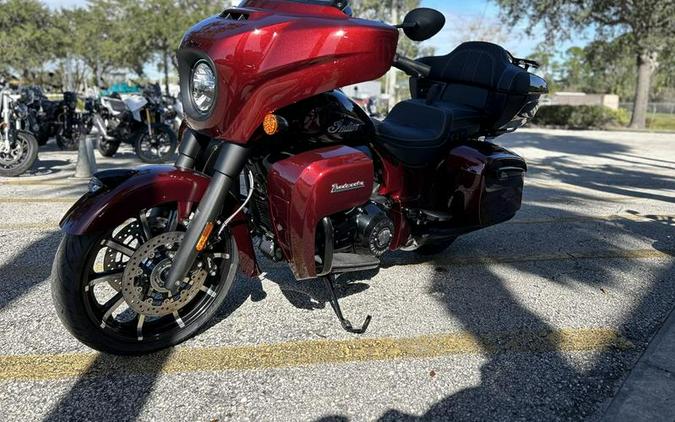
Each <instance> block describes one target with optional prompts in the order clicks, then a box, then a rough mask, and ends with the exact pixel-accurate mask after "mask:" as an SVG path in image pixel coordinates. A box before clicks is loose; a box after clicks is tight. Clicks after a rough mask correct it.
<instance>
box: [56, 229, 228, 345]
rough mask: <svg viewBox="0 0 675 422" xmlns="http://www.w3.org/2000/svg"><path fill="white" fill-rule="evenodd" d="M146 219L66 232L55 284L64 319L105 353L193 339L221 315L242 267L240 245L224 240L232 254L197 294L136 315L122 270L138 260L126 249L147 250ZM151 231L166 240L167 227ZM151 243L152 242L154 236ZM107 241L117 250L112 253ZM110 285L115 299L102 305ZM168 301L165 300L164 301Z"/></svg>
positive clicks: (72, 329) (76, 333)
mask: <svg viewBox="0 0 675 422" xmlns="http://www.w3.org/2000/svg"><path fill="white" fill-rule="evenodd" d="M141 220H143V218H141V219H139V220H137V221H135V222H133V221H132V222H126V225H122V226H120V227H121V228H120V227H118V228H117V229H116V230H114V231H109V232H107V233H98V234H92V235H82V236H75V235H66V236H65V237H64V238H63V240H62V241H61V244H60V246H59V249H58V252H57V255H56V260H55V262H54V268H53V272H52V280H51V287H52V297H53V301H54V305H55V308H56V310H57V313H58V315H59V318H60V319H61V321H62V322H63V324H64V325H65V326H66V328H67V329H68V330H69V331H70V332H71V333H72V334H73V335H74V336H75V337H76V338H77V339H78V340H80V341H81V342H82V343H84V344H86V345H87V346H89V347H92V348H94V349H96V350H98V351H101V352H105V353H112V354H116V355H142V354H147V353H151V352H155V351H158V350H161V349H165V348H167V347H171V346H174V345H176V344H179V343H181V342H183V341H185V340H187V339H189V338H190V337H192V336H194V335H195V334H197V333H198V332H199V331H200V330H201V329H202V328H203V327H204V326H205V325H206V324H207V323H208V322H209V321H210V320H211V319H212V318H213V316H214V315H215V314H216V312H217V311H218V308H220V306H221V305H222V303H223V301H224V300H225V298H226V296H227V294H228V292H229V290H230V287H231V286H232V282H233V280H234V277H235V274H236V271H237V265H238V254H237V248H236V245H235V243H234V240H233V239H232V238H231V237H226V240H224V241H222V244H223V246H224V247H225V248H226V249H227V254H223V255H224V256H225V255H227V258H222V262H221V264H220V265H218V267H219V269H220V271H219V272H218V274H216V275H215V276H213V275H209V276H208V278H207V279H206V280H205V281H204V284H202V285H201V287H200V289H199V291H198V292H197V293H196V295H194V296H191V299H189V300H188V301H187V302H186V303H184V304H183V305H182V307H181V308H180V309H178V310H176V311H175V312H174V313H173V314H171V313H169V314H166V315H160V316H158V315H142V314H141V313H137V312H136V311H134V310H133V308H132V307H131V305H129V303H128V302H126V300H127V299H126V293H125V292H124V290H125V289H126V288H127V287H128V285H127V284H124V281H123V277H124V275H121V274H124V269H125V268H126V266H127V265H129V263H130V262H133V259H131V257H129V256H125V250H126V253H130V252H131V251H130V250H136V251H138V250H142V248H141V246H142V243H141V242H142V241H143V236H144V235H143V233H144V231H145V230H148V229H147V226H146V228H145V229H139V225H141V224H142V223H141V222H140V221H141ZM145 224H147V222H146V223H145ZM152 231H153V235H157V236H156V238H159V239H162V232H163V230H161V229H160V230H159V232H158V230H157V229H156V228H154V226H153V228H152ZM145 232H146V233H147V231H145ZM166 234H167V233H164V235H166ZM111 241H112V242H114V243H110V242H111ZM148 243H149V244H152V240H151V241H148ZM107 245H114V248H116V249H113V250H112V254H111V253H110V251H111V249H110V246H107ZM146 246H147V245H146ZM117 249H119V250H120V251H122V252H120V251H118V250H117ZM102 251H103V252H102ZM102 256H104V257H105V259H103V258H101V257H102ZM110 257H112V258H110ZM97 265H98V268H97ZM144 265H147V263H146V264H144ZM153 274H154V271H153ZM115 277H117V278H115ZM101 280H104V281H101ZM125 286H126V287H125ZM188 287H189V286H188ZM138 288H139V289H140V286H139V287H138ZM97 289H98V293H97V292H96V290H97ZM106 289H107V290H108V293H107V294H108V295H109V296H110V295H112V297H110V298H109V299H103V300H102V301H103V302H104V303H103V304H101V303H100V301H101V299H100V297H97V295H102V294H103V293H101V292H104V291H105V290H106ZM151 292H153V293H152V294H155V295H156V294H157V293H156V292H154V291H152V290H151ZM181 293H183V292H182V291H181ZM104 297H105V295H104ZM176 297H178V298H180V300H179V299H175V298H176ZM182 298H183V295H178V296H174V299H173V300H172V303H175V302H182ZM148 300H151V299H148ZM174 300H175V302H174ZM160 302H161V301H160ZM120 303H121V304H120ZM166 303H167V302H166V301H164V305H165V304H166ZM124 305H126V308H124ZM111 306H117V309H114V310H111V309H110V307H111ZM136 306H139V305H136ZM157 309H159V308H157ZM179 314H180V315H179ZM139 327H140V328H139Z"/></svg>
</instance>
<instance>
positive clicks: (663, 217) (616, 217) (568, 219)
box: [506, 214, 675, 224]
mask: <svg viewBox="0 0 675 422" xmlns="http://www.w3.org/2000/svg"><path fill="white" fill-rule="evenodd" d="M583 221H599V222H613V221H635V222H670V221H673V222H675V215H670V214H646V215H634V214H611V215H600V216H593V215H589V216H583V215H580V216H565V217H553V218H523V219H515V220H511V221H509V222H507V223H506V224H555V223H576V222H583Z"/></svg>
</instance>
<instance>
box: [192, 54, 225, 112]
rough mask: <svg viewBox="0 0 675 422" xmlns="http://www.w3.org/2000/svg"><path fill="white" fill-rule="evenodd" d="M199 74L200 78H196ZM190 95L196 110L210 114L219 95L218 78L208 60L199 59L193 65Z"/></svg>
mask: <svg viewBox="0 0 675 422" xmlns="http://www.w3.org/2000/svg"><path fill="white" fill-rule="evenodd" d="M198 72H199V73H198ZM197 76H199V77H200V80H197V79H196V78H197ZM196 90H198V92H197V91H196ZM189 95H190V102H191V103H192V108H193V109H194V110H195V111H196V112H198V113H199V114H201V115H208V114H210V113H211V111H213V107H214V106H215V104H216V100H217V96H218V78H217V76H216V72H215V70H214V69H213V66H211V63H209V62H208V61H207V60H198V61H197V62H196V63H195V64H194V65H193V66H192V69H191V71H190V93H189Z"/></svg>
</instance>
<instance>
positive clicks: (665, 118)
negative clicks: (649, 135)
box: [647, 113, 675, 131]
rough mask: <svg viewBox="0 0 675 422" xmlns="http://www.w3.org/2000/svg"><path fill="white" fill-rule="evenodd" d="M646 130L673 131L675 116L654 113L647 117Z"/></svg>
mask: <svg viewBox="0 0 675 422" xmlns="http://www.w3.org/2000/svg"><path fill="white" fill-rule="evenodd" d="M647 128H648V129H651V130H672V131H675V114H667V113H655V114H651V113H650V114H648V115H647Z"/></svg>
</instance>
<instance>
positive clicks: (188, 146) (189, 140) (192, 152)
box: [175, 128, 209, 171]
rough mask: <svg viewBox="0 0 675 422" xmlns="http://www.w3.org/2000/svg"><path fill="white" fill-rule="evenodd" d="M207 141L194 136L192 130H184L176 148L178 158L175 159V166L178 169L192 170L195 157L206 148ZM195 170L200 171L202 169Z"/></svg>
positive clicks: (197, 135) (196, 135)
mask: <svg viewBox="0 0 675 422" xmlns="http://www.w3.org/2000/svg"><path fill="white" fill-rule="evenodd" d="M208 141H209V140H208V138H206V137H203V136H201V135H199V134H196V133H195V132H193V131H192V129H189V128H188V129H185V132H184V133H183V138H182V139H181V141H180V145H179V146H178V158H176V163H175V166H176V167H178V168H180V169H188V170H192V169H194V168H195V161H196V160H197V156H198V155H199V153H200V152H201V150H202V149H204V148H206V147H207V146H208ZM197 170H199V171H202V169H197Z"/></svg>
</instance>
